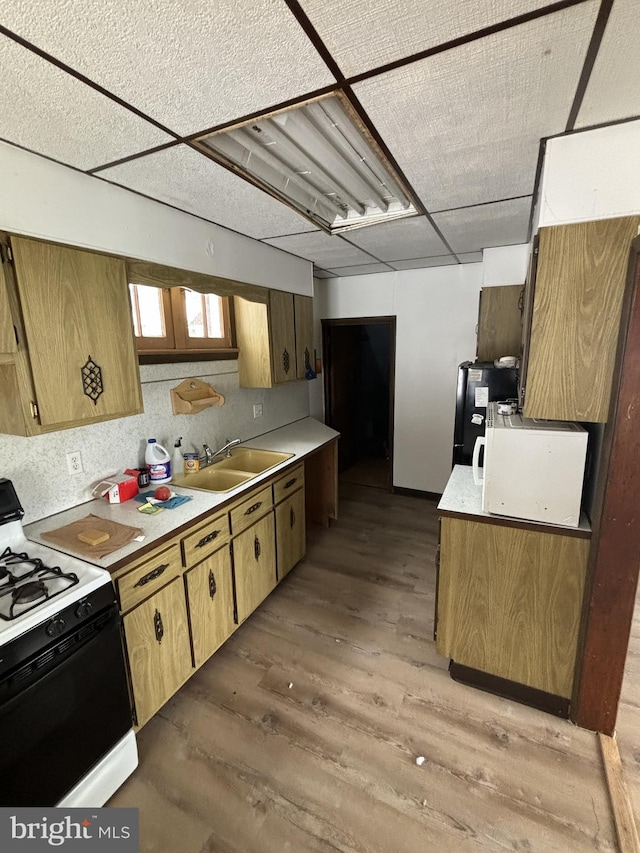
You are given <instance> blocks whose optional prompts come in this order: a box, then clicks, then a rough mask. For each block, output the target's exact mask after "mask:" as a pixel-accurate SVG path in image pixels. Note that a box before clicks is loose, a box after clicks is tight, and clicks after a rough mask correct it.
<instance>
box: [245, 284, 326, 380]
mask: <svg viewBox="0 0 640 853" xmlns="http://www.w3.org/2000/svg"><path fill="white" fill-rule="evenodd" d="M295 299H296V300H298V299H304V300H307V302H301V303H297V302H294V294H293V293H287V292H285V291H282V290H270V291H269V296H268V301H267V302H252V301H250V300H248V299H245V298H244V297H241V296H236V297H235V298H234V312H235V326H236V338H237V343H238V348H239V350H240V352H239V355H238V378H239V382H240V385H241V386H242V387H244V388H271V387H272V386H273V385H278V384H281V383H284V382H293V381H295V380H296V379H304V377H305V373H306V369H305V368H304V358H305V355H304V353H305V350H308V352H309V354H310V355H309V358H310V357H311V352H312V349H311V346H312V334H313V322H312V317H313V300H312V299H311V297H298V296H296V297H295ZM294 305H295V306H297V307H294ZM296 323H298V324H299V326H300V329H301V331H300V334H298V331H297V328H298V327H297V325H296ZM299 351H300V355H299V354H298V352H299ZM301 359H302V364H301V363H300V360H301Z"/></svg>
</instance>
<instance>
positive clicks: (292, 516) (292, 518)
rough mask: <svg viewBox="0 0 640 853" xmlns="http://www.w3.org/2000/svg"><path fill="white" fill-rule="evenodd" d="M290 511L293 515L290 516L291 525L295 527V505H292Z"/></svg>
mask: <svg viewBox="0 0 640 853" xmlns="http://www.w3.org/2000/svg"><path fill="white" fill-rule="evenodd" d="M290 512H291V515H290V517H289V518H290V521H291V527H293V525H294V524H295V523H296V514H295V512H294V511H293V507H291V510H290Z"/></svg>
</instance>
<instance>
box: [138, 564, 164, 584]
mask: <svg viewBox="0 0 640 853" xmlns="http://www.w3.org/2000/svg"><path fill="white" fill-rule="evenodd" d="M168 568H169V563H163V564H162V565H161V566H158V568H157V569H152V571H150V572H147V574H146V575H142V577H141V578H140V580H138V581H136V582H135V583H134V586H144V585H145V584H146V583H149V581H154V580H155V579H156V578H159V577H160V575H161V574H162V573H163V572H165V571H166V570H167V569H168Z"/></svg>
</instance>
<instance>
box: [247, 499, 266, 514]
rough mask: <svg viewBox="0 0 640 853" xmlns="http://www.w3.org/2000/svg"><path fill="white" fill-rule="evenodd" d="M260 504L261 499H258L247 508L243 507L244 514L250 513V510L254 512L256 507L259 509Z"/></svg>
mask: <svg viewBox="0 0 640 853" xmlns="http://www.w3.org/2000/svg"><path fill="white" fill-rule="evenodd" d="M261 506H262V501H258V503H255V504H252V505H251V506H250V507H249V509H245V511H244V514H245V515H251V513H252V512H255V511H256V510H257V509H260V507H261Z"/></svg>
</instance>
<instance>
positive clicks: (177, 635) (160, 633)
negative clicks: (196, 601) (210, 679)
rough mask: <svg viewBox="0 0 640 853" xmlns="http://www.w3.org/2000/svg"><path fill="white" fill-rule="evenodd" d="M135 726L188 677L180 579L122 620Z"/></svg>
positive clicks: (154, 710)
mask: <svg viewBox="0 0 640 853" xmlns="http://www.w3.org/2000/svg"><path fill="white" fill-rule="evenodd" d="M122 624H123V626H124V636H125V640H126V646H127V656H128V659H129V674H130V677H131V687H132V691H133V700H134V704H135V710H136V719H137V722H138V726H143V725H144V724H145V723H146V722H147V720H149V719H150V718H151V717H152V716H153V715H154V714H155V712H156V711H157V710H158V708H160V707H161V706H162V705H164V703H165V702H166V701H167V700H168V699H169V698H170V697H171V696H173V694H174V693H175V692H176V690H178V688H179V687H181V686H182V684H184V682H185V681H186V680H187V678H188V677H189V676H190V675H191V673H192V671H193V667H192V664H191V648H190V644H189V627H188V624H187V608H186V603H185V596H184V583H183V581H182V578H176V579H175V580H174V581H172V582H171V583H170V584H169V585H168V586H166V587H164V589H161V590H160V591H159V592H157V593H156V594H155V595H153V596H152V597H151V598H148V599H147V600H146V601H145V602H143V603H142V604H140V605H139V606H138V607H136V608H135V610H132V611H131V612H130V613H128V614H127V615H126V616H125V617H123V620H122Z"/></svg>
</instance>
